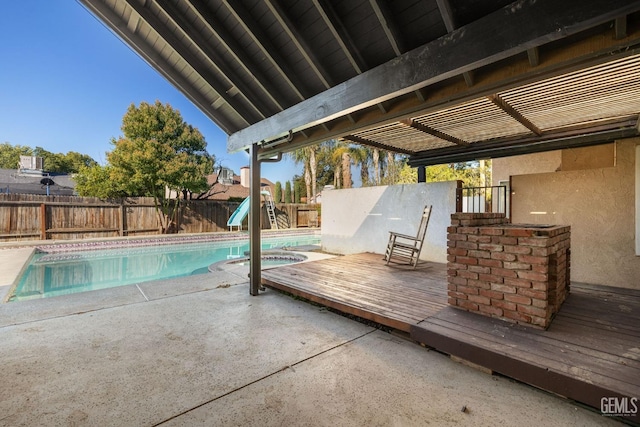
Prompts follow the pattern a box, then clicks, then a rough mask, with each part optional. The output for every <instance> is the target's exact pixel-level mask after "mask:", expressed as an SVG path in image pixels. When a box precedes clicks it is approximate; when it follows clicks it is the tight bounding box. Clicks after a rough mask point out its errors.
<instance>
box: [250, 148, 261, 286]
mask: <svg viewBox="0 0 640 427" xmlns="http://www.w3.org/2000/svg"><path fill="white" fill-rule="evenodd" d="M249 154H250V157H251V166H250V169H249V181H250V188H249V197H250V199H249V293H250V294H251V295H258V293H259V290H260V286H262V283H261V282H262V274H261V271H260V269H261V259H260V162H259V161H258V146H257V145H256V144H251V147H250V148H249Z"/></svg>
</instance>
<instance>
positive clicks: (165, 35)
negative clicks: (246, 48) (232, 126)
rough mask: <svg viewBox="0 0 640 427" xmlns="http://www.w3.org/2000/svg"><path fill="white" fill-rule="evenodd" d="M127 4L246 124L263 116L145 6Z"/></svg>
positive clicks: (135, 2)
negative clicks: (236, 97) (241, 98)
mask: <svg viewBox="0 0 640 427" xmlns="http://www.w3.org/2000/svg"><path fill="white" fill-rule="evenodd" d="M127 4H128V5H129V6H130V7H131V8H132V9H133V10H134V11H135V12H136V13H137V14H138V15H140V17H141V18H142V19H144V20H145V21H146V22H147V23H148V24H149V25H150V26H151V27H152V28H153V29H154V31H156V32H157V33H158V35H159V36H160V37H161V38H162V39H163V40H164V41H165V42H166V43H167V44H168V45H169V46H170V47H171V48H172V49H173V50H175V51H176V53H177V54H178V55H179V56H180V57H181V58H182V59H184V61H185V62H186V63H187V64H189V66H190V67H191V68H192V69H193V70H194V71H195V72H196V73H198V74H199V75H200V76H201V77H202V78H203V79H204V80H205V81H206V82H207V84H208V85H209V86H211V87H212V88H213V90H214V91H215V92H216V93H217V94H218V96H219V97H221V98H222V99H224V100H225V102H226V103H227V104H228V105H229V106H230V107H231V108H232V109H233V110H234V111H235V112H236V114H237V115H238V116H239V117H241V118H242V119H243V120H244V122H245V123H246V124H247V125H249V124H251V123H255V122H257V121H258V120H260V119H262V118H263V117H261V116H260V112H259V111H258V110H255V109H254V108H251V111H250V110H248V109H247V107H246V106H245V105H242V104H241V103H240V102H239V100H238V99H234V97H233V96H231V95H229V93H228V91H229V89H230V85H229V84H227V85H226V86H225V84H224V83H223V82H221V81H220V78H219V76H217V75H215V74H214V73H213V72H212V71H211V69H209V68H208V67H205V66H204V65H203V64H202V63H201V62H200V60H199V59H198V58H196V56H195V55H194V54H193V53H192V52H190V51H189V50H188V49H186V48H185V46H184V45H183V44H182V43H181V42H180V40H179V39H178V37H177V36H176V35H175V34H174V32H173V31H171V30H169V29H168V28H167V26H166V25H165V23H163V22H161V21H160V19H159V18H158V17H157V16H156V15H155V14H154V13H153V12H152V11H151V10H150V9H149V8H148V7H147V6H143V5H141V4H140V3H138V2H137V1H132V0H127Z"/></svg>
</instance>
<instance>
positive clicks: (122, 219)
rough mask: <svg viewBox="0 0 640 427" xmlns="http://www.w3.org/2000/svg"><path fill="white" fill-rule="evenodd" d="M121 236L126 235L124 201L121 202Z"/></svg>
mask: <svg viewBox="0 0 640 427" xmlns="http://www.w3.org/2000/svg"><path fill="white" fill-rule="evenodd" d="M119 228H120V229H119V230H118V231H119V232H120V237H124V203H123V202H120V227H119Z"/></svg>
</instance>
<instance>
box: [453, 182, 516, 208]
mask: <svg viewBox="0 0 640 427" xmlns="http://www.w3.org/2000/svg"><path fill="white" fill-rule="evenodd" d="M456 204H457V206H458V208H457V211H458V212H472V213H475V212H497V213H504V214H506V215H507V216H509V199H508V197H507V187H506V186H504V185H494V186H492V187H461V188H458V189H457V192H456Z"/></svg>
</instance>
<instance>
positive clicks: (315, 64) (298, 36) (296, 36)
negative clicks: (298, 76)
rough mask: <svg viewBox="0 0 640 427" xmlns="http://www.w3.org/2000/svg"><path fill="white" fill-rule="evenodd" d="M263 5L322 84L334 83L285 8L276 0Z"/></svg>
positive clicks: (267, 0) (330, 84)
mask: <svg viewBox="0 0 640 427" xmlns="http://www.w3.org/2000/svg"><path fill="white" fill-rule="evenodd" d="M264 3H265V5H266V6H267V7H268V8H269V10H270V11H271V13H272V14H273V16H274V17H275V18H276V20H277V21H278V23H280V26H281V27H282V30H283V31H284V32H286V33H287V35H288V36H289V39H291V42H292V43H293V44H294V45H295V46H296V48H297V49H298V52H300V54H301V55H302V56H303V57H304V59H305V61H307V64H309V66H310V67H311V69H312V70H313V72H314V73H315V75H316V76H317V77H318V79H319V80H320V81H321V82H322V84H323V86H324V87H325V88H326V89H328V88H330V87H331V86H333V85H334V81H333V78H332V77H331V75H330V74H329V72H328V71H327V69H326V68H325V67H324V66H323V65H322V63H321V62H320V60H319V59H318V56H317V55H316V54H315V53H314V51H313V49H311V47H310V46H309V44H308V43H307V42H306V39H305V37H304V34H302V33H301V32H300V31H299V30H298V29H297V27H296V25H295V22H293V20H292V19H291V18H290V17H289V15H288V14H287V12H286V10H285V9H284V8H283V7H282V5H281V4H280V2H279V1H278V0H265V2H264Z"/></svg>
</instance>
